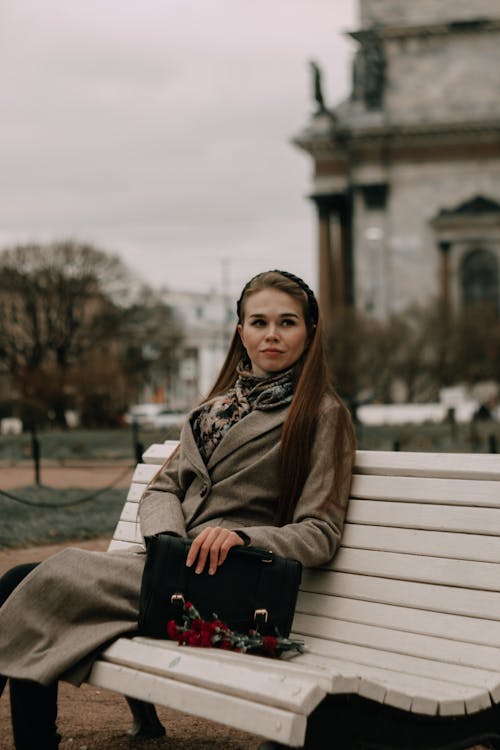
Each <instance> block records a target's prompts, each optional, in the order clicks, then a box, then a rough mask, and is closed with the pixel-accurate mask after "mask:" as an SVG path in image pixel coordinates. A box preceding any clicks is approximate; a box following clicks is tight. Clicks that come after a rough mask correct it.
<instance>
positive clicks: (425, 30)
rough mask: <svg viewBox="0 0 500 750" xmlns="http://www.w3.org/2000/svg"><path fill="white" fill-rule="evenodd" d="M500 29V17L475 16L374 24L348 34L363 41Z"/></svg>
mask: <svg viewBox="0 0 500 750" xmlns="http://www.w3.org/2000/svg"><path fill="white" fill-rule="evenodd" d="M498 31H500V19H496V18H474V19H470V20H463V21H449V22H443V23H429V24H415V25H411V26H410V25H394V26H389V25H383V24H374V25H373V26H370V27H367V28H364V29H358V30H356V31H348V32H346V35H347V36H350V37H352V38H353V39H355V40H356V41H357V42H360V43H362V42H363V41H364V40H365V39H367V38H368V37H372V36H373V35H374V34H376V35H377V36H378V37H379V38H381V39H410V38H418V37H429V36H434V37H435V36H450V34H476V33H481V34H484V33H485V32H492V33H496V32H498Z"/></svg>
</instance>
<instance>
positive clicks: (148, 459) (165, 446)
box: [142, 440, 178, 465]
mask: <svg viewBox="0 0 500 750" xmlns="http://www.w3.org/2000/svg"><path fill="white" fill-rule="evenodd" d="M177 445H178V441H177V440H165V442H164V443H153V444H152V445H150V446H149V447H148V448H147V449H146V450H145V451H144V453H143V454H142V460H143V461H144V463H146V464H157V465H161V464H162V463H163V462H164V461H166V460H167V458H168V457H169V456H170V454H171V453H173V452H174V450H175V449H176V448H177Z"/></svg>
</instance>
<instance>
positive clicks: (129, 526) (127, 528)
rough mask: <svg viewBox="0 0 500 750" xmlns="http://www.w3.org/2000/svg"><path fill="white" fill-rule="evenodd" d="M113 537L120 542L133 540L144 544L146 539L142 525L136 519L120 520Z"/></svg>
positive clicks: (135, 542)
mask: <svg viewBox="0 0 500 750" xmlns="http://www.w3.org/2000/svg"><path fill="white" fill-rule="evenodd" d="M113 539H115V540H116V541H119V542H133V543H134V544H142V543H143V541H144V540H143V538H142V534H141V529H140V526H139V524H138V523H136V522H135V521H133V522H132V521H118V523H117V524H116V528H115V533H114V535H113Z"/></svg>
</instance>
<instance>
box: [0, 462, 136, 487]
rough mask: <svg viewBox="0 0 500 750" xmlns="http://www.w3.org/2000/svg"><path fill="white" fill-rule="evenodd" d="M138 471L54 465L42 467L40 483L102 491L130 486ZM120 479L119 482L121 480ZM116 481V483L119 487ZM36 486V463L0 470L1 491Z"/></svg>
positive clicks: (123, 466)
mask: <svg viewBox="0 0 500 750" xmlns="http://www.w3.org/2000/svg"><path fill="white" fill-rule="evenodd" d="M133 472H134V466H132V464H130V465H127V464H126V463H123V464H120V463H118V464H110V465H107V464H104V465H103V464H95V463H94V464H91V463H89V464H79V465H71V466H54V465H51V464H48V465H47V464H42V465H41V467H40V483H41V484H45V485H47V486H49V487H57V488H61V487H78V488H85V489H94V488H95V489H99V487H107V486H108V485H111V484H113V486H114V487H129V485H130V481H131V479H132V474H133ZM117 480H118V481H117ZM115 482H116V484H115ZM33 484H35V470H34V466H33V463H31V462H25V463H22V464H16V465H15V466H1V467H0V488H1V489H4V490H9V489H14V488H15V487H28V486H30V485H33Z"/></svg>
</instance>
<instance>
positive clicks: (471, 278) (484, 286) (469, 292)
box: [460, 250, 499, 314]
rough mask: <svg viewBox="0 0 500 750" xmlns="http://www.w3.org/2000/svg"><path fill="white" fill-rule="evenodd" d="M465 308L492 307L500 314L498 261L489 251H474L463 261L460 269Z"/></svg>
mask: <svg viewBox="0 0 500 750" xmlns="http://www.w3.org/2000/svg"><path fill="white" fill-rule="evenodd" d="M460 281H461V285H462V301H463V306H464V308H467V307H472V306H475V305H479V304H481V305H485V304H486V305H488V307H489V306H491V307H492V308H493V309H494V311H495V313H496V314H498V297H499V288H498V260H497V259H496V257H495V256H494V255H493V253H491V252H489V251H488V250H472V251H471V252H469V253H467V255H465V257H464V258H463V260H462V265H461V269H460Z"/></svg>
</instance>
